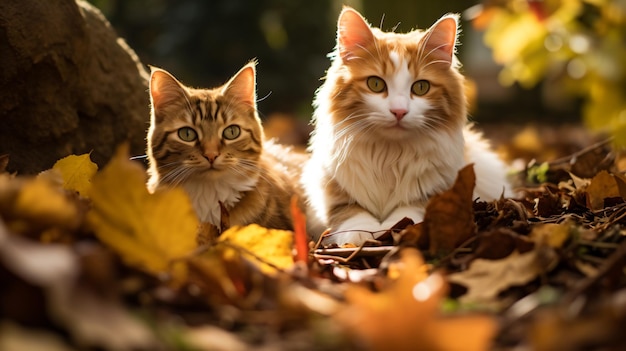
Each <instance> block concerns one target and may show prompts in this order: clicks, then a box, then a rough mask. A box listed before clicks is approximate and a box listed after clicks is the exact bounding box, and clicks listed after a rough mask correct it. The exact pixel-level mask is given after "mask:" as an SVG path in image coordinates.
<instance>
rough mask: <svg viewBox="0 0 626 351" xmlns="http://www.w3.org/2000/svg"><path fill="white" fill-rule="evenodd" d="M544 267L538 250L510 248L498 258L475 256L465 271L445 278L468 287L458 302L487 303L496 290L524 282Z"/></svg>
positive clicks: (534, 276) (493, 297)
mask: <svg viewBox="0 0 626 351" xmlns="http://www.w3.org/2000/svg"><path fill="white" fill-rule="evenodd" d="M546 269H547V268H546V265H545V262H544V257H543V253H542V252H541V250H540V249H535V250H531V251H528V252H525V253H522V254H520V253H519V252H518V251H514V252H513V253H511V254H510V255H509V256H508V257H506V258H504V259H500V260H486V259H476V260H474V261H472V263H471V264H470V267H469V268H468V269H467V270H465V271H462V272H458V273H453V274H450V275H449V276H448V280H449V281H450V282H454V283H457V284H461V285H463V286H465V287H466V288H467V289H468V291H467V293H466V294H465V295H463V296H461V298H460V301H463V302H467V303H489V302H494V300H495V299H496V297H497V296H498V294H499V293H500V292H502V291H504V290H506V289H508V288H510V287H513V286H519V285H524V284H526V283H528V282H530V281H532V280H534V279H535V278H537V277H538V276H539V275H540V274H542V273H543V272H545V271H546Z"/></svg>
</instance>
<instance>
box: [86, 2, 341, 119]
mask: <svg viewBox="0 0 626 351" xmlns="http://www.w3.org/2000/svg"><path fill="white" fill-rule="evenodd" d="M91 2H92V3H93V4H94V5H95V6H97V7H98V8H100V9H101V10H102V12H103V13H104V15H105V16H106V17H107V19H109V21H110V22H111V24H112V25H113V27H114V28H115V29H116V30H117V32H118V34H119V35H120V36H121V37H123V38H124V39H126V41H127V42H128V43H129V45H130V46H131V47H132V48H133V49H134V50H135V51H136V52H137V54H138V55H139V58H140V59H141V61H142V62H143V63H144V64H146V65H153V66H157V67H161V68H164V69H166V70H168V71H169V72H170V73H172V74H174V75H175V76H176V77H177V78H179V79H180V80H181V81H182V82H183V83H185V84H187V85H191V86H198V87H210V86H216V85H220V84H222V83H224V82H225V81H226V80H227V79H228V78H229V77H230V76H232V75H233V74H234V73H235V72H237V71H238V70H239V69H240V68H241V67H242V66H243V65H244V64H245V63H246V62H248V61H249V60H251V59H255V58H256V59H258V60H259V66H258V79H257V89H258V95H259V98H263V97H265V96H267V95H268V94H270V93H271V94H270V96H268V97H267V99H265V100H264V101H263V102H261V103H260V107H261V111H262V112H267V111H284V112H298V111H299V110H301V109H305V110H306V109H309V108H310V104H311V98H312V96H313V92H314V91H315V89H316V88H317V87H318V85H319V79H320V77H322V76H323V74H324V70H325V69H326V66H327V65H328V63H327V59H326V54H327V53H328V52H329V51H331V50H332V48H333V45H334V35H335V34H334V33H335V29H334V23H335V19H334V18H332V16H334V14H333V13H331V11H330V4H331V0H315V1H309V0H254V1H249V0H227V1H205V0H91Z"/></svg>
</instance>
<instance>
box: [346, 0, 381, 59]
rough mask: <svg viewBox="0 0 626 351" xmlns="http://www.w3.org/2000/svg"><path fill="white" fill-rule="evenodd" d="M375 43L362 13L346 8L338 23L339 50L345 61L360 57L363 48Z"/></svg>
mask: <svg viewBox="0 0 626 351" xmlns="http://www.w3.org/2000/svg"><path fill="white" fill-rule="evenodd" d="M373 42H374V34H372V30H371V28H370V26H369V24H368V23H367V21H365V19H364V18H363V16H361V14H360V13H358V12H357V11H356V10H354V9H353V8H351V7H348V6H345V7H344V8H343V10H342V11H341V14H340V15H339V20H338V23H337V50H338V51H339V56H340V57H341V59H342V60H343V61H344V62H345V61H349V60H350V59H352V58H355V57H358V56H359V55H358V53H359V52H360V51H362V50H363V48H365V47H367V46H369V45H370V44H371V43H373Z"/></svg>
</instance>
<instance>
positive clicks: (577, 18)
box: [474, 0, 626, 146]
mask: <svg viewBox="0 0 626 351" xmlns="http://www.w3.org/2000/svg"><path fill="white" fill-rule="evenodd" d="M474 24H475V25H476V26H477V27H484V28H485V30H486V31H485V42H486V43H487V45H488V46H490V47H491V48H492V49H493V56H494V59H495V60H496V62H498V63H500V64H502V65H504V68H503V69H502V71H501V73H500V82H501V83H502V84H503V85H511V84H513V83H514V82H518V83H520V84H521V85H522V86H524V87H532V86H534V85H535V84H537V83H538V82H539V81H541V80H542V79H545V78H547V77H549V78H550V79H553V80H558V81H559V82H560V84H561V86H563V87H564V89H565V91H566V92H567V93H569V94H570V95H573V96H578V97H581V98H582V99H583V111H582V113H583V119H584V121H585V124H586V125H587V126H588V127H589V128H591V129H592V130H595V131H601V132H608V133H610V134H612V135H613V136H614V139H615V142H616V144H617V145H619V146H626V1H623V0H486V1H484V5H483V7H482V9H481V11H480V13H479V14H478V15H477V16H476V17H475V18H474Z"/></svg>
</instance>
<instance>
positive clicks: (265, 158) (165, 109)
mask: <svg viewBox="0 0 626 351" xmlns="http://www.w3.org/2000/svg"><path fill="white" fill-rule="evenodd" d="M255 84H256V83H255V66H254V63H250V64H248V65H246V66H245V67H244V68H242V69H241V70H240V71H239V72H238V73H237V74H236V75H235V76H234V77H233V78H232V79H231V80H230V81H229V82H227V83H226V84H224V85H223V86H220V87H217V88H213V89H193V88H189V87H186V86H184V85H183V84H181V83H180V82H178V81H177V80H176V78H174V77H173V76H172V75H171V74H169V73H167V72H166V71H163V70H161V69H157V68H153V69H152V75H151V80H150V94H151V102H152V114H151V123H150V129H149V131H148V150H147V153H148V158H149V161H150V167H149V170H148V173H149V175H150V178H149V181H148V188H149V190H150V191H154V190H155V189H157V188H159V187H168V186H181V187H183V188H184V189H185V190H186V191H187V193H188V194H189V196H190V199H191V201H192V203H193V206H194V208H195V210H196V213H197V214H198V217H199V218H200V220H201V221H202V222H203V223H210V224H212V225H214V226H216V227H219V226H220V219H221V212H220V205H219V203H220V202H221V203H223V204H224V206H225V207H226V210H227V211H228V215H229V222H230V224H231V225H246V224H251V223H257V224H260V225H262V226H265V227H268V228H279V229H291V227H292V221H291V214H290V211H289V204H290V200H291V197H292V196H293V195H299V194H301V191H300V188H299V186H298V182H297V179H298V177H299V169H298V167H296V166H295V164H296V163H300V162H303V161H301V160H299V159H297V158H298V157H301V156H298V155H297V154H295V153H290V152H288V151H287V150H285V148H283V147H281V146H279V145H275V144H274V143H272V142H271V141H266V140H265V136H264V134H263V129H262V126H261V121H260V119H259V117H258V114H257V110H256V92H255ZM233 126H234V127H233ZM188 128H191V129H192V131H189V129H188ZM229 128H230V129H229ZM233 128H234V129H233ZM181 130H182V131H184V133H183V134H182V136H181ZM189 133H191V134H189ZM188 136H192V137H193V138H190V139H192V140H184V139H183V137H186V138H187V137H188ZM296 159H297V160H296ZM300 197H302V196H300Z"/></svg>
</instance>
